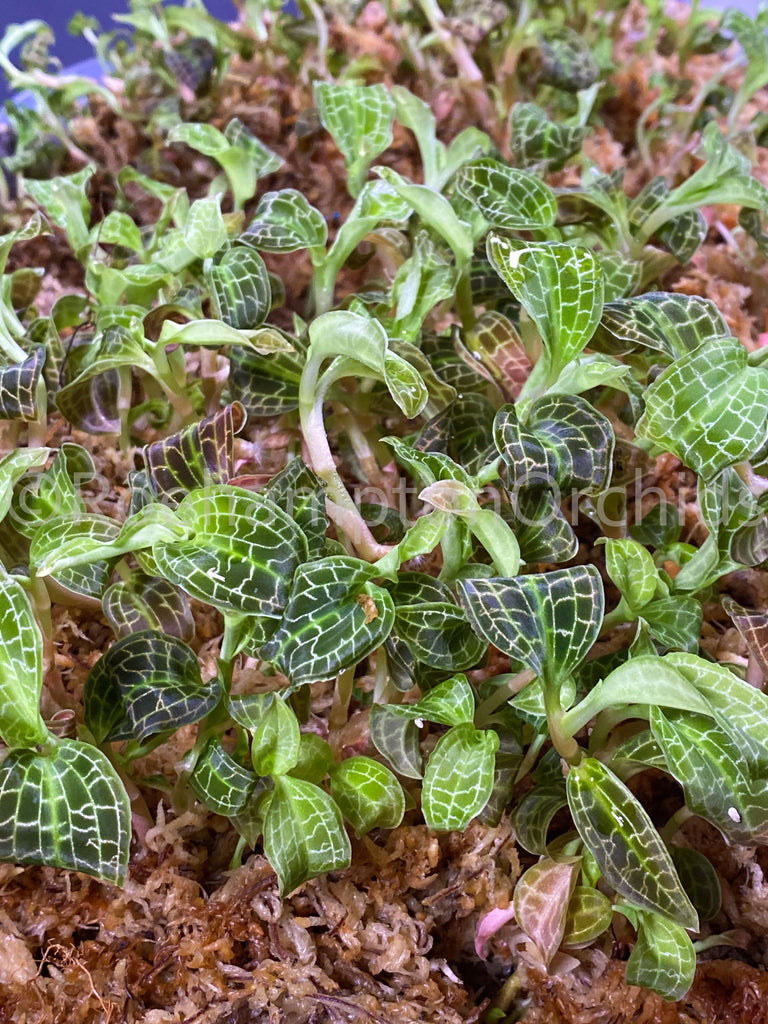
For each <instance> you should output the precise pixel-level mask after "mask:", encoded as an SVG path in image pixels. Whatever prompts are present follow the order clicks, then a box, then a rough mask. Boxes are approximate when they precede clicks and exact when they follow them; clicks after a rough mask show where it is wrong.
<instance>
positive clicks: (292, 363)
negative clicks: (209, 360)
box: [229, 346, 304, 419]
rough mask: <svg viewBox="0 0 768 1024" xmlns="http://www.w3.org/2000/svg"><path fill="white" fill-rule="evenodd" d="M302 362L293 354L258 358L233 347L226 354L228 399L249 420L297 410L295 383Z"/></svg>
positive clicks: (243, 349)
mask: <svg viewBox="0 0 768 1024" xmlns="http://www.w3.org/2000/svg"><path fill="white" fill-rule="evenodd" d="M303 365H304V360H303V358H302V357H300V356H299V355H298V354H297V353H295V352H272V353H270V354H269V355H262V354H261V353H259V352H254V351H253V350H252V349H249V348H240V347H237V346H233V347H232V348H231V349H230V352H229V388H230V393H231V395H232V398H233V399H234V400H236V401H237V402H239V403H240V404H241V405H242V406H243V408H244V409H245V411H246V412H247V414H248V418H249V419H252V418H253V417H255V416H257V417H262V416H263V417H274V416H281V415H282V414H283V413H284V412H293V410H294V409H298V407H299V382H300V381H301V371H302V368H303Z"/></svg>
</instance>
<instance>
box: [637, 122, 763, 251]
mask: <svg viewBox="0 0 768 1024" xmlns="http://www.w3.org/2000/svg"><path fill="white" fill-rule="evenodd" d="M703 142H704V150H705V153H706V156H707V160H706V162H705V163H704V164H703V166H701V167H700V168H699V169H698V170H697V171H694V173H693V174H691V175H690V176H689V177H687V178H686V179H685V180H684V181H683V182H682V184H680V185H678V186H677V188H675V189H673V190H672V192H670V194H669V195H668V196H667V198H666V200H665V201H664V202H663V203H662V204H661V205H660V206H659V207H658V208H657V209H656V210H655V211H654V212H653V213H652V214H651V215H650V217H648V219H647V220H646V221H645V222H644V224H643V225H642V228H641V229H640V231H639V237H640V240H641V241H645V240H646V239H648V238H650V237H651V236H652V235H653V234H655V233H656V232H657V231H658V229H659V228H660V227H661V226H662V225H663V224H665V223H667V222H668V221H669V220H671V219H672V218H674V217H676V216H678V215H679V214H680V213H683V212H685V211H686V210H689V209H699V208H701V207H702V206H710V205H713V204H715V203H735V204H737V205H738V206H746V207H749V208H750V209H752V208H754V209H766V207H768V190H767V189H766V188H765V186H764V185H762V184H761V183H760V182H759V181H757V179H756V178H752V177H750V175H749V161H748V160H747V158H746V157H745V156H744V154H743V153H740V152H739V151H738V150H737V149H736V147H735V146H732V145H730V144H729V143H728V142H727V141H726V140H725V138H724V137H723V136H722V134H721V132H720V129H719V128H718V126H717V124H715V122H714V121H711V122H710V123H709V124H708V125H707V126H706V128H705V129H704V133H703Z"/></svg>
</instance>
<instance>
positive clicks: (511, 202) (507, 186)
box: [456, 157, 557, 231]
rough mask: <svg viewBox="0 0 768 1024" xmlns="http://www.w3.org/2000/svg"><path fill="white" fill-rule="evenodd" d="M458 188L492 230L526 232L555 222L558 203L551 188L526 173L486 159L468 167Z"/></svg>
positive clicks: (464, 170)
mask: <svg viewBox="0 0 768 1024" xmlns="http://www.w3.org/2000/svg"><path fill="white" fill-rule="evenodd" d="M456 188H457V189H458V190H459V192H460V193H461V194H462V195H463V196H464V197H465V199H468V200H469V201H470V202H471V203H472V204H473V205H474V206H475V208H476V209H477V210H479V211H480V213H481V214H482V215H483V217H484V218H485V219H486V220H487V221H488V223H489V225H490V226H491V227H493V228H499V229H501V230H502V231H525V230H535V229H537V228H548V227H551V226H552V225H553V224H554V223H555V218H556V216H557V202H556V200H555V195H554V193H553V192H552V190H551V189H550V188H549V186H548V185H545V184H544V182H543V181H541V180H540V179H539V178H537V177H536V176H535V175H533V174H529V173H528V172H527V171H521V170H518V169H517V168H514V167H509V166H507V164H504V163H502V162H501V161H500V160H493V159H491V158H490V157H484V158H483V159H482V160H473V161H472V163H469V164H465V165H464V166H463V167H462V168H461V170H460V171H459V173H458V174H457V176H456Z"/></svg>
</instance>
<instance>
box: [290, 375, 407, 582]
mask: <svg viewBox="0 0 768 1024" xmlns="http://www.w3.org/2000/svg"><path fill="white" fill-rule="evenodd" d="M321 363H322V359H310V360H309V361H308V362H307V363H306V365H305V367H304V371H303V373H302V375H301V383H300V384H299V418H300V420H301V429H302V433H303V435H304V441H305V444H306V447H307V451H308V455H309V462H310V465H311V468H312V469H313V470H314V471H315V473H317V475H318V476H319V477H320V479H321V480H323V481H324V482H325V484H326V487H327V502H326V508H327V511H328V515H329V516H330V518H331V519H332V520H333V522H334V523H336V525H337V526H338V527H339V529H341V530H343V531H344V533H346V534H347V536H348V537H349V538H350V540H351V542H352V543H353V545H354V546H355V548H356V549H357V550H358V551H359V552H360V554H361V555H362V556H363V557H364V558H366V559H367V560H368V561H369V562H375V561H376V560H377V559H379V558H382V557H383V556H384V555H385V554H386V553H387V552H388V551H389V547H388V546H387V545H385V544H379V543H378V542H377V541H376V540H375V539H374V537H373V535H372V534H371V531H370V530H369V528H368V526H367V524H366V523H365V520H364V519H363V517H362V516H361V515H360V510H359V509H358V507H357V506H356V505H355V503H354V501H353V500H352V498H351V496H350V495H349V493H348V491H347V489H346V487H345V486H344V482H343V481H342V479H341V477H340V476H339V473H338V470H337V469H336V463H335V462H334V458H333V454H332V452H331V447H330V445H329V444H328V435H327V434H326V431H325V421H324V419H323V403H324V401H325V396H326V394H327V392H328V389H329V387H330V386H331V384H332V383H334V381H335V380H336V379H337V378H336V377H335V376H334V374H333V368H332V367H331V370H330V371H326V373H324V374H323V376H322V377H320V365H321Z"/></svg>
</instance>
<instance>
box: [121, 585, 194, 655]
mask: <svg viewBox="0 0 768 1024" xmlns="http://www.w3.org/2000/svg"><path fill="white" fill-rule="evenodd" d="M102 604H103V608H104V614H105V615H106V617H107V619H108V620H109V624H110V626H111V627H112V629H113V630H114V631H115V633H116V634H117V636H118V638H121V637H124V636H129V635H130V634H131V633H135V632H137V631H138V630H143V629H153V630H158V631H159V632H161V633H168V634H169V635H170V636H176V637H178V638H179V639H180V640H184V641H186V642H187V643H189V641H190V640H191V639H192V638H193V637H194V635H195V622H194V619H193V618H192V611H191V609H190V606H189V601H188V600H187V598H186V596H185V595H184V593H183V592H182V591H181V590H180V589H179V588H178V587H176V586H174V585H173V583H170V582H169V581H168V580H164V579H162V578H161V577H158V576H148V575H147V574H146V573H144V572H142V571H141V570H140V569H135V570H134V571H133V572H132V573H131V576H130V579H128V580H118V582H117V583H113V584H112V586H111V587H109V588H108V589H107V590H106V591H105V592H104V598H103V601H102Z"/></svg>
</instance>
